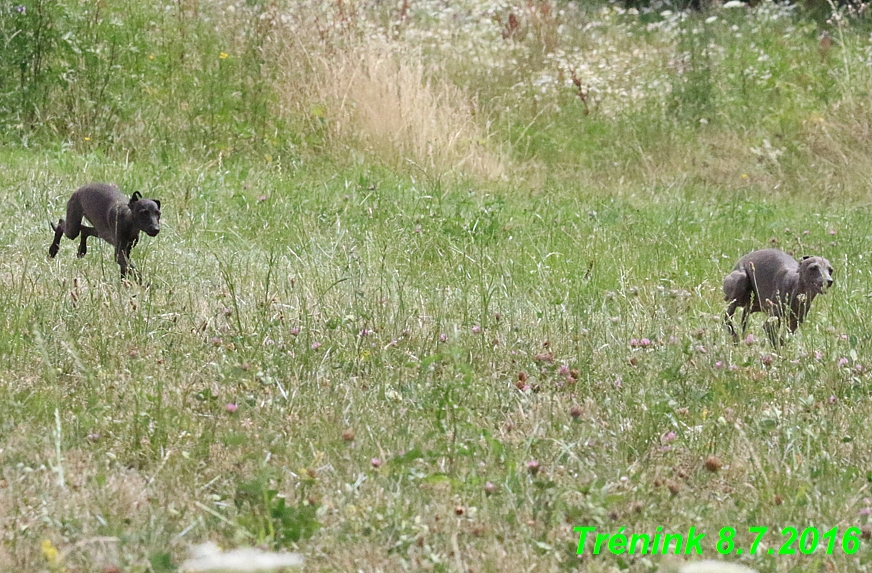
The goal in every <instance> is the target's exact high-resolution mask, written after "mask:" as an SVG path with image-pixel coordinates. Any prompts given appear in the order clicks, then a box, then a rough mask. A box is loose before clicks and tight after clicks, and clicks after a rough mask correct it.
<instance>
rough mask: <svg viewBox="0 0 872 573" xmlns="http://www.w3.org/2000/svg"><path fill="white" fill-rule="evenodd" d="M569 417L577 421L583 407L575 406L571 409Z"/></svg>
mask: <svg viewBox="0 0 872 573" xmlns="http://www.w3.org/2000/svg"><path fill="white" fill-rule="evenodd" d="M569 415H570V416H572V419H573V420H577V419H578V418H579V417H580V416H581V406H579V405H575V406H573V407H572V408H570V409H569Z"/></svg>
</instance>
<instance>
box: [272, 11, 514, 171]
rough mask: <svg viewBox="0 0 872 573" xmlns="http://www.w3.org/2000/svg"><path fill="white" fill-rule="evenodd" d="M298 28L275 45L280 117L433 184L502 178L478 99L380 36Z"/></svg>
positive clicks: (285, 32) (500, 159)
mask: <svg viewBox="0 0 872 573" xmlns="http://www.w3.org/2000/svg"><path fill="white" fill-rule="evenodd" d="M295 22H296V23H291V24H288V25H287V26H286V27H284V28H283V29H281V30H280V31H279V33H278V34H277V41H276V43H275V48H276V54H277V58H278V61H279V66H278V67H279V70H280V72H279V74H278V79H277V82H278V86H277V87H278V92H279V100H280V104H279V105H280V108H281V109H280V110H279V112H280V113H281V114H282V115H284V116H286V117H296V118H300V117H304V118H306V121H308V122H310V125H309V127H310V128H311V127H313V125H312V124H317V125H314V127H315V128H316V129H318V130H321V131H322V132H324V131H326V135H327V139H328V141H329V143H330V144H331V145H336V146H338V147H339V148H340V149H348V148H351V149H354V150H358V151H363V152H365V153H366V154H367V155H369V156H371V157H377V158H378V159H379V160H380V161H383V162H386V163H387V164H389V165H391V166H393V167H403V166H405V167H404V168H409V167H412V170H423V171H424V172H425V173H426V174H427V175H428V177H431V178H434V179H441V178H443V177H444V176H450V175H461V174H463V175H471V176H475V177H483V178H485V179H499V178H502V177H503V175H504V173H505V171H506V168H505V158H504V157H503V155H502V154H501V153H500V151H499V150H498V149H495V148H494V146H493V145H492V144H491V142H490V138H489V134H488V132H487V129H486V127H483V126H482V125H481V124H480V123H479V122H478V121H477V117H476V116H477V111H478V108H477V105H476V102H475V101H474V99H472V98H470V97H468V96H467V95H466V94H464V93H463V91H462V90H460V89H459V88H457V87H456V86H454V85H452V84H450V83H449V82H447V81H444V80H441V79H438V78H434V77H429V76H428V73H427V69H426V66H425V64H424V59H423V57H422V56H421V55H420V54H419V53H415V51H414V50H410V49H409V48H408V47H407V46H405V45H403V44H401V43H399V42H396V41H393V40H390V39H386V38H384V37H381V36H377V35H374V34H369V35H366V37H359V36H358V35H352V34H350V33H348V32H347V31H344V32H340V33H338V34H333V35H331V36H330V37H329V38H327V37H325V34H324V33H323V30H322V31H320V32H321V33H318V32H317V31H316V32H312V30H309V32H310V33H308V34H307V33H306V30H304V29H301V28H304V25H303V24H301V23H300V22H299V21H295ZM334 32H335V30H334ZM355 36H358V37H355Z"/></svg>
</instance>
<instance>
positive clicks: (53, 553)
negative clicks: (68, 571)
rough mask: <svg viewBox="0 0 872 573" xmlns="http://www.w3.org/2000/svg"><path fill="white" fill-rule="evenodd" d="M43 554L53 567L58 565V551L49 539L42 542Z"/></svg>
mask: <svg viewBox="0 0 872 573" xmlns="http://www.w3.org/2000/svg"><path fill="white" fill-rule="evenodd" d="M42 554H43V555H45V560H46V561H48V564H49V565H51V566H54V565H57V564H58V550H57V549H56V548H55V546H54V545H52V544H51V541H49V540H48V539H43V540H42Z"/></svg>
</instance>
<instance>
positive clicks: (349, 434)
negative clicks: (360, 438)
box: [342, 428, 354, 442]
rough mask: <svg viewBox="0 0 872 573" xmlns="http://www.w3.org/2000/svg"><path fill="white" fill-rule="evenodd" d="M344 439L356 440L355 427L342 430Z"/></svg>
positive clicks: (347, 440) (348, 440)
mask: <svg viewBox="0 0 872 573" xmlns="http://www.w3.org/2000/svg"><path fill="white" fill-rule="evenodd" d="M342 439H343V440H345V441H346V442H353V441H354V428H345V429H344V430H342Z"/></svg>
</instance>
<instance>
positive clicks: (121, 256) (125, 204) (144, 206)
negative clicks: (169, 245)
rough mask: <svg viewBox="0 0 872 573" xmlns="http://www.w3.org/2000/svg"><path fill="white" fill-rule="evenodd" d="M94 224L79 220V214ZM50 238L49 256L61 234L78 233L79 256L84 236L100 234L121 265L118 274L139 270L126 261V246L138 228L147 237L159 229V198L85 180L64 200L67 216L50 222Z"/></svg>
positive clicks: (129, 246) (72, 236)
mask: <svg viewBox="0 0 872 573" xmlns="http://www.w3.org/2000/svg"><path fill="white" fill-rule="evenodd" d="M83 216H84V217H85V218H86V219H88V221H89V222H90V223H91V224H92V225H94V226H93V227H88V226H87V225H83V224H82V217H83ZM52 229H53V230H54V233H55V235H54V240H53V241H52V244H51V246H50V247H49V248H48V254H49V256H50V257H54V256H55V255H56V254H58V249H59V248H60V242H61V237H62V236H63V235H66V236H67V238H68V239H71V240H74V239H75V238H76V237H78V236H80V235H81V240H80V242H79V253H78V256H79V258H82V257H84V256H85V253H87V252H88V244H87V241H88V237H100V238H101V239H103V240H104V241H107V242H108V243H110V244H111V245H112V246H114V247H115V261H116V262H117V263H118V266H119V267H121V276H122V278H123V277H125V276H127V268H128V266H130V268H131V269H132V270H133V272H134V273H135V274H136V277H137V279H138V278H139V273H138V271H137V270H136V267H134V266H133V263H132V262H131V261H130V250H131V249H132V248H133V247H134V245H136V243H137V242H138V241H139V232H140V231H144V232H145V233H146V234H147V235H148V236H149V237H154V236H156V235H157V234H158V233H159V232H160V201H158V200H156V199H143V198H142V195H140V193H139V191H137V192H135V193H134V194H133V195H132V196H131V197H127V196H126V195H124V194H123V193H121V191H119V190H118V188H117V187H115V186H114V185H107V184H105V183H89V184H88V185H85V186H83V187H81V188H79V190H78V191H76V192H75V193H73V196H72V197H70V200H69V201H68V202H67V217H66V219H61V220H59V221H58V224H57V225H52Z"/></svg>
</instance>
